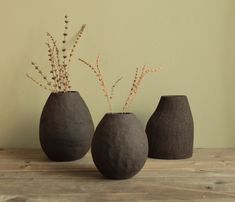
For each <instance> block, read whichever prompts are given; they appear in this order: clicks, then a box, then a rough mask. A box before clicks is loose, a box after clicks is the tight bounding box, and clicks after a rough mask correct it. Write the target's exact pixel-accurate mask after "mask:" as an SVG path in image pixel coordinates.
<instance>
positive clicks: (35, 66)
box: [31, 62, 51, 86]
mask: <svg viewBox="0 0 235 202" xmlns="http://www.w3.org/2000/svg"><path fill="white" fill-rule="evenodd" d="M31 64H32V65H33V66H34V68H35V70H36V71H37V72H38V73H39V74H40V75H41V77H42V78H43V79H44V80H45V81H46V83H47V85H48V86H50V85H51V81H49V80H48V78H47V76H46V75H45V74H44V73H43V72H42V70H41V69H40V68H39V66H38V65H37V64H36V63H35V62H31Z"/></svg>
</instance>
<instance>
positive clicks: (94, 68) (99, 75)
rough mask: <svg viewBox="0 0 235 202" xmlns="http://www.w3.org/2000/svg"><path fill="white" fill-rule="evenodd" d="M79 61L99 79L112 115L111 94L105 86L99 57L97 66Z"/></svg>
mask: <svg viewBox="0 0 235 202" xmlns="http://www.w3.org/2000/svg"><path fill="white" fill-rule="evenodd" d="M78 60H79V61H81V62H82V63H83V64H85V65H86V66H88V67H89V68H90V69H91V70H92V72H93V73H94V74H95V76H96V77H97V78H98V81H99V83H100V86H101V90H102V91H103V93H104V96H105V98H106V100H107V102H108V106H109V111H110V112H111V113H112V111H113V110H112V104H111V99H110V95H109V92H108V90H107V88H106V85H105V82H104V77H103V75H102V73H101V71H100V68H99V56H98V57H97V59H96V66H93V65H91V64H90V63H88V62H87V61H85V60H83V59H81V58H79V59H78Z"/></svg>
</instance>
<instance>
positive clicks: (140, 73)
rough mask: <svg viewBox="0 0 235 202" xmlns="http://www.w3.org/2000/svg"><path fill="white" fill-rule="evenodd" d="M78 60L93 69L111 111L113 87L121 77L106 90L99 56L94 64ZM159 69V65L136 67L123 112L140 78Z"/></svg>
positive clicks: (130, 100) (133, 94) (136, 88)
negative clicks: (154, 66)
mask: <svg viewBox="0 0 235 202" xmlns="http://www.w3.org/2000/svg"><path fill="white" fill-rule="evenodd" d="M79 61H81V62H82V63H83V64H85V65H86V66H88V67H89V68H90V69H91V70H92V71H93V73H94V74H95V76H96V77H97V79H98V81H99V84H100V86H101V89H102V91H103V93H104V96H105V97H106V100H107V102H108V106H109V111H110V113H112V103H111V101H112V99H113V95H114V89H115V87H116V86H117V84H118V83H119V82H120V81H121V79H122V78H123V77H121V78H119V79H117V80H116V81H115V82H114V83H113V85H112V86H111V89H110V90H108V89H107V87H106V85H105V82H104V77H103V75H102V73H101V71H100V68H99V57H97V59H96V64H95V65H91V64H90V63H89V62H87V61H86V60H83V59H81V58H79ZM160 69H161V68H160V67H157V68H150V67H147V66H146V65H144V66H143V68H142V69H141V70H140V69H139V68H136V72H135V77H134V80H133V83H132V86H131V89H130V92H129V95H128V97H127V99H126V101H125V104H124V106H123V108H122V112H123V113H126V112H127V109H128V108H129V106H130V104H131V103H132V101H133V99H134V97H135V96H136V94H137V91H138V89H139V87H140V84H141V82H142V80H143V79H144V77H145V75H146V74H148V73H151V72H159V71H160Z"/></svg>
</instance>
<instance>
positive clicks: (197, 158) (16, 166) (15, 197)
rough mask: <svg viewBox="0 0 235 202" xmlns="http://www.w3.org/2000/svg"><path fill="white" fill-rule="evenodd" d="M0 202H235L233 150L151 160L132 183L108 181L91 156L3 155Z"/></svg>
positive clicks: (198, 151) (8, 152)
mask: <svg viewBox="0 0 235 202" xmlns="http://www.w3.org/2000/svg"><path fill="white" fill-rule="evenodd" d="M0 182H1V183H0V201H86V202H87V201H91V202H92V201H137V202H138V201H151V202H152V201H156V200H157V201H162V202H163V201H168V202H170V201H171V202H183V201H184V202H185V201H198V202H199V201H202V202H210V201H211V202H212V201H213V202H217V201H221V202H231V201H233V202H234V201H235V149H196V150H195V151H194V156H193V158H191V159H186V160H172V161H169V160H156V159H148V161H147V162H146V165H145V167H144V169H143V170H142V171H141V172H140V173H139V174H138V175H137V176H135V177H134V178H132V179H129V180H107V179H104V178H103V177H102V176H101V175H100V173H99V172H98V171H97V170H96V168H95V166H94V164H93V162H92V158H91V155H90V153H89V154H87V155H86V156H85V157H84V158H83V159H81V160H79V161H74V162H64V163H63V162H59V163H58V162H50V161H48V160H47V158H46V157H45V155H44V154H43V153H42V151H41V150H37V149H33V150H29V149H16V150H4V149H2V150H0Z"/></svg>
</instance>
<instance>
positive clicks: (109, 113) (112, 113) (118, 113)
mask: <svg viewBox="0 0 235 202" xmlns="http://www.w3.org/2000/svg"><path fill="white" fill-rule="evenodd" d="M133 114H134V113H132V112H108V113H106V114H105V115H108V116H117V115H122V116H123V115H133Z"/></svg>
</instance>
